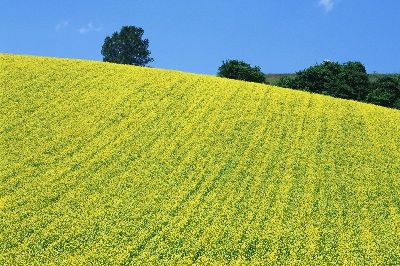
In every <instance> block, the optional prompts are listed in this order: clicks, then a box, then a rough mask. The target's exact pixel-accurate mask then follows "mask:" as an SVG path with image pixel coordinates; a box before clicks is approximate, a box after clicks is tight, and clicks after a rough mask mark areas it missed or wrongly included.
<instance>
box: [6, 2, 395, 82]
mask: <svg viewBox="0 0 400 266" xmlns="http://www.w3.org/2000/svg"><path fill="white" fill-rule="evenodd" d="M0 8H1V16H0V25H1V26H0V52H3V53H17V54H33V55H43V56H53V57H68V58H82V59H90V60H102V56H101V54H100V50H101V45H102V43H103V41H104V38H105V37H106V36H107V35H110V34H111V33H112V32H113V31H116V30H119V29H120V28H121V26H123V25H135V26H140V27H142V28H143V29H144V30H145V37H147V38H148V39H149V40H150V50H151V51H152V56H153V57H154V59H155V61H154V62H153V63H152V64H151V65H152V66H154V67H160V68H167V69H177V70H182V71H188V72H195V73H205V74H215V73H216V71H217V68H218V66H219V65H220V64H221V61H222V60H224V59H240V60H245V61H247V62H249V63H251V64H253V65H258V66H260V67H261V68H262V70H263V71H264V72H266V73H287V72H294V71H296V70H300V69H304V68H305V67H308V66H310V65H312V64H315V63H317V62H321V61H323V60H332V61H339V62H345V61H349V60H358V61H361V62H363V63H364V64H365V65H366V67H367V70H368V72H373V71H376V72H382V73H383V72H385V73H387V72H400V24H399V13H400V1H399V0H382V1H375V0H301V1H299V0H279V1H278V0H199V1H189V0H169V1H166V0H130V1H128V0H127V1H124V0H115V1H111V0H110V1H101V0H99V1H93V0H87V1H72V0H71V1H68V0H65V1H61V0H59V1H55V0H54V1H53V0H47V1H41V0H36V1H34V0H25V1H21V0H0Z"/></svg>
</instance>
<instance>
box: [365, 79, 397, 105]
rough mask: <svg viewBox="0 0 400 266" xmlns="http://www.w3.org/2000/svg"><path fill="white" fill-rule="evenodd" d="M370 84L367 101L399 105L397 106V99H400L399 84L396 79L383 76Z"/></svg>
mask: <svg viewBox="0 0 400 266" xmlns="http://www.w3.org/2000/svg"><path fill="white" fill-rule="evenodd" d="M371 86H372V91H371V93H369V94H368V97H367V101H368V102H370V103H374V104H378V105H383V106H386V107H397V108H399V107H400V106H398V104H399V102H398V101H399V100H400V84H399V80H398V79H396V78H394V77H390V76H384V77H381V78H379V79H378V80H377V81H375V82H374V83H373V84H372V85H371Z"/></svg>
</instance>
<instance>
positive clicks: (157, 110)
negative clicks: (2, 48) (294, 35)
mask: <svg viewBox="0 0 400 266" xmlns="http://www.w3.org/2000/svg"><path fill="white" fill-rule="evenodd" d="M158 264H159V265H190V264H197V265H221V264H232V265H280V264H288V265H338V264H340V265H399V264H400V111H398V110H392V109H387V108H383V107H378V106H374V105H368V104H364V103H359V102H353V101H347V100H341V99H334V98H331V97H326V96H322V95H315V94H310V93H306V92H300V91H293V90H289V89H281V88H277V87H272V86H267V85H261V84H255V83H246V82H241V81H234V80H228V79H221V78H216V77H211V76H205V75H195V74H187V73H181V72H176V71H167V70H160V69H154V68H140V67H133V66H125V65H116V64H109V63H100V62H91V61H82V60H70V59H54V58H45V57H33V56H18V55H4V54H3V55H0V265H158Z"/></svg>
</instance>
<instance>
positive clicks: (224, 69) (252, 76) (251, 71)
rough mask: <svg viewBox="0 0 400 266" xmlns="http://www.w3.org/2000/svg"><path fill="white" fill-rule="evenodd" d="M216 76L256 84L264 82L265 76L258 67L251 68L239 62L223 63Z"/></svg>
mask: <svg viewBox="0 0 400 266" xmlns="http://www.w3.org/2000/svg"><path fill="white" fill-rule="evenodd" d="M218 76H219V77H224V78H229V79H238V80H244V81H251V82H258V83H263V82H264V81H265V76H264V74H263V73H262V72H261V69H260V67H258V66H254V67H252V66H251V65H249V64H247V63H246V62H243V61H239V60H227V61H223V62H222V65H221V66H220V67H219V69H218Z"/></svg>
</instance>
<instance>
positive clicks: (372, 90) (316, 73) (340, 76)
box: [276, 61, 400, 109]
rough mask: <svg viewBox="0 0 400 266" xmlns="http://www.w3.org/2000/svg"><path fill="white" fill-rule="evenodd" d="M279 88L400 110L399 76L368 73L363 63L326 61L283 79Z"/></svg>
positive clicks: (279, 82)
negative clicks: (370, 74)
mask: <svg viewBox="0 0 400 266" xmlns="http://www.w3.org/2000/svg"><path fill="white" fill-rule="evenodd" d="M276 85H278V86H281V87H285V88H292V89H299V90H306V91H310V92H314V93H320V94H326V95H330V96H334V97H338V98H344V99H352V100H357V101H365V102H370V103H374V104H378V105H382V106H386V107H394V108H398V109H400V77H399V76H398V75H378V74H373V75H372V78H371V79H370V77H369V76H368V74H367V71H366V69H365V67H364V65H363V64H362V63H360V62H352V61H349V62H347V63H344V64H339V63H337V62H329V61H325V62H323V63H322V64H317V65H314V66H311V67H309V68H307V69H304V70H302V71H299V72H297V73H296V74H295V75H286V76H283V77H281V78H280V79H279V80H278V82H277V83H276Z"/></svg>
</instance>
